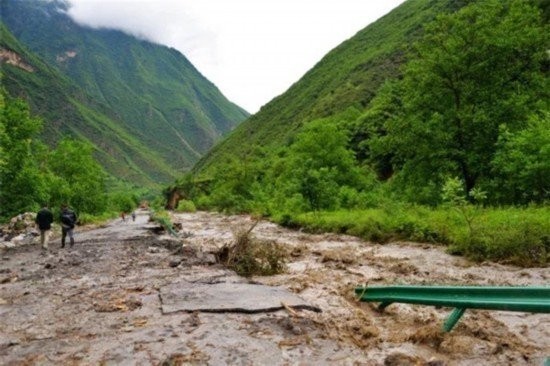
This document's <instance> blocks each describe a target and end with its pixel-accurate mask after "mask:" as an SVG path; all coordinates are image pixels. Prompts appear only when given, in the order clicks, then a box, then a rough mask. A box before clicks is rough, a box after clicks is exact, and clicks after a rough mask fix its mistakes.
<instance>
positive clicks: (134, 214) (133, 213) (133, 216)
mask: <svg viewBox="0 0 550 366" xmlns="http://www.w3.org/2000/svg"><path fill="white" fill-rule="evenodd" d="M132 221H136V211H132Z"/></svg>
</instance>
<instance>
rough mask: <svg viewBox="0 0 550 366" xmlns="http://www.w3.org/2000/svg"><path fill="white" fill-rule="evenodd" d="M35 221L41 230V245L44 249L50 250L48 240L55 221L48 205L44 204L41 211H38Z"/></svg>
mask: <svg viewBox="0 0 550 366" xmlns="http://www.w3.org/2000/svg"><path fill="white" fill-rule="evenodd" d="M34 222H35V223H36V224H37V225H38V229H39V230H40V245H41V246H42V249H43V250H48V240H49V238H50V230H51V228H52V222H53V214H52V212H51V211H50V209H49V208H48V205H44V206H43V207H42V208H41V209H40V211H38V212H37V213H36V219H35V220H34Z"/></svg>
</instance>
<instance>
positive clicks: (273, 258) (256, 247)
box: [218, 224, 287, 277]
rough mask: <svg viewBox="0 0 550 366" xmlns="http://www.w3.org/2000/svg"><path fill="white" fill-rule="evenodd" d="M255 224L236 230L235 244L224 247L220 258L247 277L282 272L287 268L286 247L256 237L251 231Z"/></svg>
mask: <svg viewBox="0 0 550 366" xmlns="http://www.w3.org/2000/svg"><path fill="white" fill-rule="evenodd" d="M255 226H256V224H254V226H252V228H250V229H247V230H245V229H239V230H237V231H235V232H234V233H233V236H234V238H235V240H234V242H233V244H231V245H230V246H224V247H222V249H221V250H220V251H219V253H218V260H219V261H220V262H222V263H224V264H225V265H227V266H228V267H229V268H231V269H233V270H234V271H235V272H237V274H239V275H241V276H245V277H250V276H253V275H262V276H268V275H274V274H278V273H282V272H283V271H284V270H285V268H286V256H287V253H286V251H285V249H284V248H283V247H282V246H281V245H279V244H277V243H275V242H266V241H260V240H258V239H256V238H254V237H253V236H252V235H251V234H250V233H251V231H252V229H254V227H255Z"/></svg>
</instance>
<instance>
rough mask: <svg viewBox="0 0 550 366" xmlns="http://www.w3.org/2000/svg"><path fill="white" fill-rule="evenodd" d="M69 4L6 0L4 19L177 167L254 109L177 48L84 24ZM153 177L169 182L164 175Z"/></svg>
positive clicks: (196, 156) (140, 139) (120, 124)
mask: <svg viewBox="0 0 550 366" xmlns="http://www.w3.org/2000/svg"><path fill="white" fill-rule="evenodd" d="M66 6H67V5H66V4H65V3H64V2H62V1H53V2H48V1H33V2H31V1H18V0H3V1H2V14H3V21H4V22H5V24H6V25H7V27H8V28H9V30H10V31H11V32H12V33H13V34H14V35H15V37H16V38H17V39H19V40H20V41H21V42H22V43H23V44H24V45H25V46H27V47H28V48H29V49H30V50H31V51H33V52H35V53H36V54H37V55H38V56H40V57H41V58H42V59H43V60H44V61H45V62H46V63H47V64H48V65H51V66H53V67H55V68H57V69H58V70H60V71H61V72H62V73H63V74H65V75H66V76H67V77H68V78H69V79H70V80H72V81H73V82H74V83H75V84H76V85H78V86H79V87H80V88H81V89H82V90H83V91H84V92H85V93H86V94H87V95H89V96H90V99H92V100H93V101H94V102H97V103H98V104H99V103H100V104H101V105H104V106H105V107H106V108H108V109H110V110H112V111H113V112H114V116H115V117H116V121H117V128H119V129H120V131H121V133H123V134H125V135H127V136H129V137H132V138H133V139H135V141H137V142H139V144H141V145H142V149H143V150H144V151H150V152H152V154H153V155H155V154H157V155H159V156H160V157H161V158H162V160H163V161H164V165H168V166H170V167H171V168H173V169H174V171H175V173H176V174H177V173H178V172H180V173H181V172H182V171H184V170H187V169H189V168H190V167H191V166H192V165H193V164H194V163H195V162H196V161H197V160H198V159H199V158H200V157H201V156H202V155H203V154H204V153H205V152H206V151H207V150H208V149H209V148H210V147H211V146H212V145H213V144H214V143H215V142H216V141H218V140H219V139H220V138H221V137H222V136H223V135H224V134H226V133H227V132H229V131H230V130H231V129H233V128H234V127H235V126H236V125H237V124H238V123H239V122H241V121H242V120H244V119H245V118H246V117H247V116H248V113H247V112H246V111H244V110H243V109H242V108H240V107H238V106H236V105H235V104H233V103H231V102H230V101H228V100H227V99H226V98H225V97H224V96H223V95H222V94H221V92H220V91H219V90H218V89H217V88H216V86H215V85H213V84H212V83H211V82H209V81H208V80H207V79H206V78H204V77H203V76H202V75H201V74H200V73H199V72H198V71H197V70H196V69H195V68H194V67H193V65H192V64H191V63H190V62H189V61H188V60H187V59H186V58H185V57H184V56H183V55H182V54H180V53H179V52H178V51H176V50H174V49H170V48H167V47H164V46H159V45H155V44H152V43H150V42H147V41H142V40H138V39H136V38H134V37H132V36H129V35H126V34H124V33H122V32H119V31H114V30H105V29H101V30H95V29H91V28H87V27H82V26H80V25H78V24H76V23H75V22H73V21H72V20H71V19H70V18H69V17H68V16H67V15H66V14H65V12H64V11H65V10H66ZM12 91H13V92H17V91H16V90H12ZM84 135H85V133H84ZM48 138H50V139H51V136H48ZM96 143H101V144H105V145H109V146H110V145H112V144H111V143H110V142H108V141H96ZM151 173H152V172H151ZM152 174H153V175H155V174H154V173H152ZM154 179H161V180H162V181H166V177H161V176H160V175H158V174H157V175H156V176H155V177H154Z"/></svg>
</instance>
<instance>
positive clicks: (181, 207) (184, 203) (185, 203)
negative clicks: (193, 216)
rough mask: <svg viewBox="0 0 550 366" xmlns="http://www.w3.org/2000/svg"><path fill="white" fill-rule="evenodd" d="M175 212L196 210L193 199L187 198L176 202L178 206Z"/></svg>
mask: <svg viewBox="0 0 550 366" xmlns="http://www.w3.org/2000/svg"><path fill="white" fill-rule="evenodd" d="M176 211H177V212H196V211H197V208H196V207H195V204H194V203H193V201H189V200H181V201H179V203H178V207H176Z"/></svg>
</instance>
